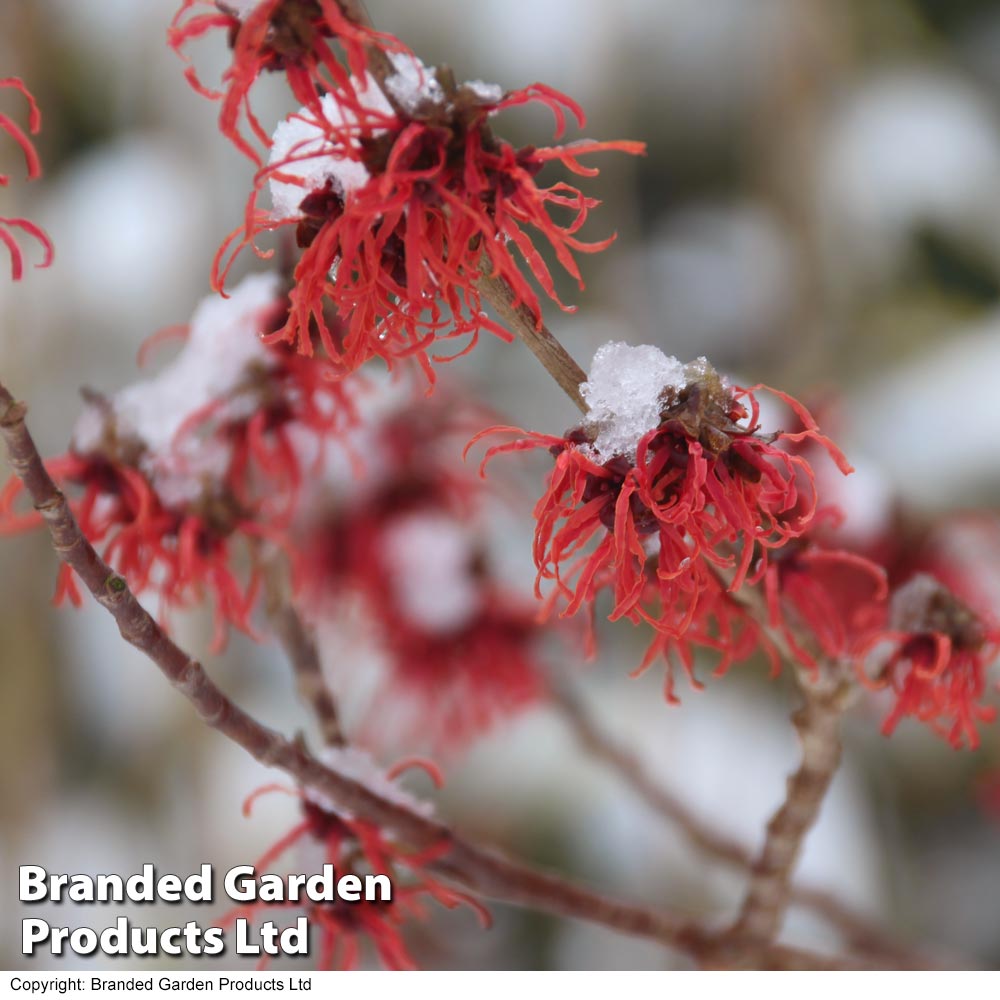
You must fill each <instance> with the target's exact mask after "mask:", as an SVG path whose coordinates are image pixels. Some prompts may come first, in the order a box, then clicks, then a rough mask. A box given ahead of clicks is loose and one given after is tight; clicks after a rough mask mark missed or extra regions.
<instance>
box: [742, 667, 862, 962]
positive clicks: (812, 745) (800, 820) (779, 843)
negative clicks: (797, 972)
mask: <svg viewBox="0 0 1000 1000" xmlns="http://www.w3.org/2000/svg"><path fill="white" fill-rule="evenodd" d="M800 687H801V689H802V693H803V696H804V699H805V700H804V704H803V706H802V708H801V709H799V710H798V711H797V712H796V713H795V714H794V715H793V716H792V722H793V724H794V726H795V728H796V730H797V731H798V734H799V739H800V741H801V744H802V762H801V764H800V765H799V768H798V770H797V771H796V772H795V773H794V774H793V775H792V776H791V777H790V778H789V779H788V791H787V794H786V796H785V801H784V803H783V804H782V805H781V807H780V808H779V809H778V811H777V812H776V813H775V814H774V816H772V817H771V821H770V822H769V823H768V825H767V834H766V837H765V840H764V846H763V848H762V849H761V852H760V855H759V856H758V857H757V859H756V860H755V861H754V863H753V868H752V872H753V874H752V877H751V880H750V887H749V889H748V891H747V895H746V899H745V900H744V903H743V907H742V909H741V911H740V914H739V917H738V918H737V920H736V923H735V924H734V925H733V928H732V930H731V932H730V933H731V936H732V938H733V940H734V941H737V942H740V944H741V946H742V947H744V948H745V949H746V953H747V954H748V955H751V956H752V955H753V954H754V953H755V952H756V951H758V950H760V949H761V948H762V947H765V948H766V946H767V945H768V944H770V942H771V941H773V940H774V938H775V937H776V936H777V934H778V931H779V930H780V929H781V922H782V919H783V918H784V915H785V911H786V910H787V908H788V904H789V901H790V898H791V892H792V881H791V880H792V873H793V871H794V868H795V863H796V861H797V860H798V858H799V854H800V853H801V850H802V844H803V842H804V840H805V837H806V834H807V833H808V832H809V830H810V829H811V828H812V826H813V824H814V823H815V822H816V819H817V817H818V816H819V811H820V808H821V806H822V804H823V800H824V799H825V798H826V793H827V790H828V789H829V787H830V783H831V781H832V780H833V776H834V774H835V773H836V770H837V767H838V765H839V764H840V756H841V743H840V717H841V714H842V712H843V710H844V707H845V704H846V693H847V690H846V685H845V684H843V683H841V682H840V681H839V680H838V679H837V678H836V675H834V676H833V677H832V678H831V677H830V676H829V675H826V674H819V676H818V677H817V678H816V679H815V680H813V679H812V678H805V677H803V678H802V680H801V684H800Z"/></svg>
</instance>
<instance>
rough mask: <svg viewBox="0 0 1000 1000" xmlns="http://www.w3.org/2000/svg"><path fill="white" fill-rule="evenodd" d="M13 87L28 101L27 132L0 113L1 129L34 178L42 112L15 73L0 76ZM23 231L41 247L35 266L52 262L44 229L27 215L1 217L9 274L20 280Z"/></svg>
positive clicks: (2, 178) (4, 85)
mask: <svg viewBox="0 0 1000 1000" xmlns="http://www.w3.org/2000/svg"><path fill="white" fill-rule="evenodd" d="M6 89H9V90H16V91H17V92H18V93H19V94H21V95H22V96H23V97H24V99H25V100H26V101H27V102H28V132H25V131H24V129H22V128H21V126H20V125H18V124H17V122H16V121H14V119H12V118H10V117H8V116H7V115H5V114H2V113H0V132H6V133H7V135H9V136H10V137H11V138H12V139H13V140H14V142H15V143H16V144H17V145H18V146H19V147H20V149H21V152H22V153H23V154H24V161H25V167H26V168H27V172H28V180H29V181H33V180H37V179H38V178H39V177H41V175H42V164H41V160H39V158H38V153H37V151H36V150H35V146H34V143H32V141H31V138H30V136H31V135H36V134H37V133H38V131H39V130H40V129H41V127H42V115H41V112H40V111H39V110H38V105H37V104H36V103H35V99H34V97H32V96H31V92H30V91H29V90H28V88H27V87H25V85H24V83H23V82H22V81H21V80H19V79H18V78H17V77H7V78H5V79H0V90H6ZM9 183H10V177H9V176H8V175H6V174H0V187H7V185H8V184H9ZM19 233H23V234H25V235H27V236H29V237H31V239H33V240H34V241H35V242H36V243H38V245H39V246H40V247H41V249H42V259H41V261H40V262H39V263H38V264H37V265H36V266H37V267H48V266H49V265H50V264H51V263H52V258H53V249H52V241H51V240H50V239H49V237H48V236H47V235H46V233H45V231H44V230H43V229H41V227H39V226H38V225H36V224H35V223H34V222H32V221H31V220H30V219H24V218H0V243H2V244H3V245H4V246H5V247H6V248H7V252H8V253H9V254H10V270H11V277H12V278H13V280H14V281H20V280H21V278H22V277H23V276H24V253H23V251H22V250H21V247H20V244H19V243H18V234H19Z"/></svg>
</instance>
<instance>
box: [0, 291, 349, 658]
mask: <svg viewBox="0 0 1000 1000" xmlns="http://www.w3.org/2000/svg"><path fill="white" fill-rule="evenodd" d="M283 309H287V301H286V300H285V299H284V298H283V295H282V291H281V284H280V280H279V279H278V278H277V277H276V276H273V275H260V276H254V277H251V278H248V279H246V280H245V281H244V282H243V283H242V284H241V285H240V287H239V289H238V290H237V291H236V292H235V293H234V295H233V297H232V298H231V299H229V300H222V299H218V298H216V297H212V298H209V299H207V300H206V301H205V302H204V303H203V304H202V305H201V306H200V307H199V309H198V310H197V311H196V312H195V315H194V317H193V320H192V322H191V324H190V326H189V327H188V328H187V329H186V331H184V332H183V335H184V338H185V341H184V346H183V348H182V350H181V351H180V353H179V354H178V355H177V356H176V357H175V358H174V359H173V361H172V362H171V363H170V364H169V365H167V366H166V367H165V368H164V369H163V370H162V371H160V372H159V374H157V375H156V376H154V377H152V378H149V379H146V380H143V381H140V382H137V383H134V384H133V385H131V386H128V387H126V388H125V389H123V390H121V391H120V392H118V393H116V394H115V395H113V396H110V397H102V396H99V395H98V394H96V393H93V392H88V393H87V394H86V398H87V403H86V406H85V408H84V410H83V412H82V414H81V416H80V418H79V420H78V421H77V424H76V428H75V430H74V435H73V440H72V445H71V448H70V451H69V452H68V453H67V454H66V455H64V456H62V457H60V458H57V459H54V460H52V461H50V462H49V463H47V467H48V469H49V471H50V473H51V474H52V475H53V477H54V478H56V479H57V480H58V481H60V482H61V483H63V484H65V486H67V487H70V486H72V487H74V488H75V489H76V490H78V491H80V493H81V496H80V497H79V499H77V500H75V501H73V503H72V506H73V510H74V513H75V515H76V517H77V520H78V522H79V524H80V527H81V530H82V531H83V533H84V534H85V535H86V536H87V538H88V539H89V540H90V541H91V542H93V543H94V544H95V545H99V546H101V547H102V551H103V555H104V557H105V559H107V561H108V562H109V563H110V564H111V565H112V566H114V567H115V568H116V570H117V571H118V572H119V573H121V574H122V576H124V577H125V579H126V580H127V581H128V583H129V584H130V586H131V587H133V589H135V590H137V591H143V590H151V591H154V592H155V593H157V594H158V596H159V597H160V600H161V608H162V612H163V614H167V613H168V612H169V611H170V610H171V609H172V608H175V607H189V606H193V605H196V604H198V603H199V602H200V601H201V600H202V599H203V597H204V596H205V595H206V594H208V595H210V596H211V597H212V598H213V600H214V605H215V615H214V618H215V634H214V641H213V646H214V647H215V648H218V647H220V646H221V645H222V644H223V643H224V641H225V637H226V631H227V627H228V626H229V625H233V626H235V627H237V628H239V629H241V630H243V631H246V632H251V633H252V623H251V615H252V612H253V610H254V607H255V604H256V600H257V597H258V594H259V590H260V584H261V558H262V557H261V546H262V545H265V544H267V543H269V544H270V545H272V546H277V547H278V548H280V549H281V550H284V551H286V552H287V553H288V554H289V555H290V556H294V553H293V552H291V549H290V545H289V543H288V540H287V536H286V531H285V529H286V528H287V526H288V521H289V518H290V516H291V513H292V511H293V510H294V507H295V504H296V503H297V500H298V491H299V489H300V487H301V485H302V482H303V480H304V478H305V471H304V470H303V469H302V468H301V466H300V461H299V457H298V452H297V450H296V446H297V443H298V442H297V441H295V442H294V444H295V445H296V446H293V438H292V436H291V435H292V430H293V428H294V429H295V430H297V431H298V433H299V434H304V433H311V434H313V435H317V436H319V437H320V438H321V439H325V437H329V436H332V435H333V434H335V433H336V432H337V431H338V429H339V428H340V427H341V426H342V425H343V423H344V422H345V419H347V418H345V416H344V406H343V399H342V394H343V392H344V390H343V388H342V387H341V386H339V385H338V384H337V383H334V382H332V381H330V380H318V381H317V373H318V372H319V370H320V369H319V368H317V367H314V366H310V365H307V364H304V363H303V362H302V359H300V358H298V357H297V356H295V355H293V354H291V353H290V352H287V351H285V350H284V349H275V348H269V347H267V346H265V345H264V344H263V343H262V342H261V340H260V335H261V333H262V332H263V331H265V330H267V329H269V328H271V327H273V325H274V324H275V322H276V320H277V319H278V317H280V315H281V313H282V310H283ZM299 377H301V378H299ZM21 492H22V491H21V488H20V484H19V481H18V480H16V479H15V480H11V483H10V484H9V485H8V487H7V488H6V489H5V491H4V493H3V495H2V498H0V531H3V532H8V533H9V532H11V531H17V530H22V529H25V528H28V527H32V526H34V525H37V524H39V523H40V519H39V517H38V515H37V514H28V515H23V516H22V515H18V514H16V513H15V512H14V504H15V501H16V499H17V498H18V497H19V495H20V494H21ZM238 552H243V553H244V555H240V556H238ZM240 565H244V566H245V567H246V568H244V569H243V570H238V569H237V567H238V566H240ZM56 597H57V600H62V599H63V598H69V599H70V600H71V601H72V602H73V603H75V604H79V603H80V595H79V593H78V591H77V588H76V585H75V582H74V579H73V577H72V573H71V571H70V569H69V568H68V567H66V566H64V567H63V568H62V569H61V571H60V578H59V583H58V585H57V592H56Z"/></svg>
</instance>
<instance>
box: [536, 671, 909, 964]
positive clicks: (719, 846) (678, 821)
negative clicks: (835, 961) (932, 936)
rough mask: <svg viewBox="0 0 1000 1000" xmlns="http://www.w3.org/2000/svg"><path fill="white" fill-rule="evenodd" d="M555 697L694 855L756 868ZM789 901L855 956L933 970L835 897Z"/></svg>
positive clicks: (560, 687) (556, 691) (815, 893)
mask: <svg viewBox="0 0 1000 1000" xmlns="http://www.w3.org/2000/svg"><path fill="white" fill-rule="evenodd" d="M550 693H551V702H552V704H553V705H554V706H555V707H556V708H557V709H558V710H559V712H560V714H561V716H562V718H563V720H564V721H565V722H566V724H567V725H568V726H569V728H570V730H571V731H572V733H573V735H574V736H575V738H576V739H577V741H578V742H579V743H580V745H581V747H583V748H584V749H585V750H586V751H588V752H589V753H590V754H591V756H592V757H594V758H595V759H597V760H599V761H601V762H602V763H604V764H605V765H607V766H608V767H609V768H611V769H612V770H613V771H614V772H615V774H617V775H618V777H619V778H621V779H622V780H623V781H624V782H625V784H626V786H627V787H629V788H630V789H631V790H632V791H633V792H634V793H635V794H636V795H637V796H638V797H639V798H640V799H642V801H644V802H645V803H646V804H647V805H648V806H650V808H652V809H653V810H654V811H655V812H657V813H658V814H659V815H660V816H662V817H663V818H664V819H666V820H667V821H668V822H670V823H672V824H673V825H675V826H676V827H677V828H678V829H679V830H680V831H681V832H682V833H683V834H684V836H685V837H686V838H687V840H688V841H689V842H690V843H691V844H692V845H693V846H694V847H695V849H697V850H698V851H700V852H702V853H703V854H705V855H707V856H708V857H711V858H714V859H715V860H716V861H719V862H721V863H723V864H725V865H728V866H729V867H730V868H732V869H735V870H740V871H750V870H751V869H752V868H753V866H754V856H753V854H752V852H751V851H750V850H749V849H748V848H747V847H745V846H744V845H743V844H741V843H740V842H739V841H738V840H736V839H735V838H733V837H728V836H726V835H725V834H723V833H720V832H719V831H718V830H716V829H715V828H714V827H713V826H712V825H711V824H710V823H708V822H707V821H706V820H704V819H703V818H702V817H701V816H699V815H698V814H697V813H696V812H695V811H694V810H693V809H691V808H690V807H689V806H687V805H686V804H685V803H684V802H683V801H682V800H681V799H680V798H679V797H678V796H677V795H675V794H674V793H673V792H671V791H670V790H669V789H668V788H666V787H665V786H664V785H663V783H662V782H661V781H657V780H655V779H654V778H653V777H652V776H651V775H650V774H649V772H648V771H647V769H646V768H645V767H644V766H643V764H642V762H641V761H640V760H639V758H638V757H637V756H636V755H635V754H634V753H632V752H631V751H630V750H628V749H627V748H626V747H625V746H623V745H622V744H620V743H618V742H617V741H616V740H615V739H614V738H613V737H612V736H610V735H609V734H608V733H607V732H606V731H604V730H603V729H602V728H601V726H600V724H599V723H598V722H597V720H596V719H595V718H594V716H593V714H592V713H591V712H590V711H588V709H587V707H586V705H585V704H584V702H583V700H582V699H581V698H580V697H579V696H578V695H577V694H576V693H575V692H574V691H572V690H571V689H570V687H569V686H568V685H567V684H565V683H562V682H559V681H557V680H554V681H553V682H552V684H551V685H550ZM789 901H790V902H791V903H792V904H793V905H796V906H800V907H802V908H803V909H806V910H810V911H812V912H813V913H816V914H817V915H819V916H820V917H823V918H825V919H826V920H827V921H828V922H829V923H830V924H831V925H832V926H833V927H835V928H836V929H837V930H838V931H839V932H840V933H841V935H842V936H843V938H844V941H845V942H846V944H847V946H848V947H849V948H850V949H851V950H852V951H859V952H863V953H865V954H869V955H873V956H883V957H885V958H887V959H891V960H892V961H893V963H894V964H895V965H896V966H897V967H900V968H923V967H925V966H926V965H927V964H928V963H927V961H926V959H925V958H924V957H923V956H922V955H921V954H919V953H918V952H916V951H914V950H912V949H910V948H907V947H906V946H904V945H903V944H901V943H900V942H898V941H895V940H893V939H891V938H890V937H889V936H888V935H887V934H886V933H885V931H884V930H883V929H882V928H881V927H880V926H879V925H877V924H876V923H874V922H873V921H871V920H870V919H868V918H867V917H866V916H865V915H864V914H862V913H859V912H858V911H856V910H855V909H854V908H853V907H850V906H848V905H847V904H846V903H844V902H842V901H841V900H840V899H838V898H837V896H836V895H835V894H834V893H832V892H829V891H827V890H825V889H821V888H818V887H815V886H808V885H795V884H793V885H792V886H791V888H790V894H789Z"/></svg>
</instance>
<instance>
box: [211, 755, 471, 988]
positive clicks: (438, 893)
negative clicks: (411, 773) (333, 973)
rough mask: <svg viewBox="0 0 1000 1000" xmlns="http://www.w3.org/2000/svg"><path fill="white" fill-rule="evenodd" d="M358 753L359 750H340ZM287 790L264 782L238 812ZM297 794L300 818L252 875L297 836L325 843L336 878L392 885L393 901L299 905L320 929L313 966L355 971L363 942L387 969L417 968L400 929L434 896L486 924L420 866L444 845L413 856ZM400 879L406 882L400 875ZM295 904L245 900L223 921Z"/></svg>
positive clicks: (466, 899)
mask: <svg viewBox="0 0 1000 1000" xmlns="http://www.w3.org/2000/svg"><path fill="white" fill-rule="evenodd" d="M339 753H348V754H356V753H357V751H350V750H348V751H339ZM407 766H409V762H405V761H404V762H403V763H402V764H401V765H397V766H396V767H395V768H393V769H392V771H390V772H389V773H390V775H391V776H395V775H397V774H399V773H400V772H401V770H402V769H403V768H405V767H407ZM271 791H283V792H289V791H290V790H289V789H285V788H283V787H282V786H279V785H269V786H267V787H266V788H262V789H260V790H258V791H257V792H255V793H254V794H253V795H251V796H250V797H249V798H248V799H247V801H246V802H245V803H244V806H243V813H244V815H246V816H249V814H250V809H251V807H252V806H253V803H254V802H255V801H256V799H257V798H258V797H259V796H260V795H262V794H265V793H267V792H271ZM290 794H297V795H299V796H300V798H301V802H302V815H303V818H302V821H301V822H300V823H299V824H298V825H296V826H295V827H293V828H292V829H291V830H290V831H289V832H288V833H287V834H285V836H284V837H282V838H281V839H280V840H279V841H278V842H277V843H276V844H275V845H274V846H273V847H272V848H271V849H270V850H268V851H267V852H266V853H265V854H264V856H263V857H261V858H259V859H258V860H257V862H256V864H255V865H254V869H255V870H256V871H257V872H258V873H263V872H266V871H268V870H270V869H271V868H273V866H274V864H275V862H277V861H278V860H279V859H280V858H281V857H282V856H283V855H284V854H286V853H287V852H288V851H289V850H290V849H291V848H292V847H293V846H295V845H296V844H298V843H300V842H312V843H315V844H317V845H319V846H321V847H322V849H323V859H322V862H321V863H323V864H332V865H333V866H334V872H335V873H336V875H337V876H338V877H340V876H342V875H346V874H351V873H353V874H359V875H362V876H363V875H365V874H384V875H388V876H389V878H390V880H391V882H392V886H393V890H392V891H393V896H392V900H391V901H388V900H387V901H385V902H379V901H367V900H362V901H360V902H357V903H350V904H347V903H341V904H340V905H337V904H336V903H325V902H320V903H314V902H310V903H307V904H305V906H306V917H307V919H308V920H309V921H310V922H311V923H312V924H313V925H314V926H316V927H318V928H319V938H320V947H319V957H318V960H317V968H319V969H323V970H332V969H354V968H357V966H358V964H359V960H360V958H361V947H362V944H363V943H364V942H366V941H367V942H368V943H370V944H371V946H372V947H373V948H374V950H375V952H376V954H377V955H378V958H379V961H380V962H381V964H382V965H383V966H384V967H385V968H387V969H415V968H416V964H415V963H414V961H413V958H412V956H411V955H410V953H409V951H408V949H407V947H406V942H405V941H404V939H403V927H404V925H405V924H406V922H407V921H408V920H421V919H425V918H426V916H427V910H426V904H427V903H428V902H436V903H438V904H439V905H441V906H444V907H445V908H446V909H454V908H456V907H458V906H468V907H469V908H470V909H472V910H473V911H474V912H475V913H476V914H477V916H478V917H479V919H480V921H481V922H482V924H483V926H484V927H489V925H490V916H489V913H488V912H487V911H486V910H485V909H484V908H483V907H482V906H481V905H480V904H479V903H477V902H476V901H475V900H473V899H472V898H470V897H469V896H466V895H465V894H464V893H460V892H456V891H455V890H454V889H450V888H448V887H447V886H445V885H442V884H441V883H440V882H438V881H437V880H436V879H435V878H434V877H433V876H431V875H430V874H429V873H428V872H427V871H426V868H425V866H426V865H427V864H428V863H429V862H430V861H432V860H434V858H435V857H436V856H437V855H438V854H439V853H442V852H443V851H446V850H447V848H448V845H447V844H446V843H443V844H441V845H439V846H438V847H437V848H432V849H430V850H427V851H423V852H421V853H419V854H414V853H408V852H407V851H406V850H405V849H403V848H402V847H401V846H400V845H398V844H396V843H395V842H394V841H392V840H390V839H388V838H387V837H385V836H384V835H383V834H382V832H381V831H380V830H379V829H378V828H377V827H375V826H373V825H372V824H370V823H366V822H363V821H361V820H355V819H351V818H349V817H344V816H341V815H339V814H338V813H337V812H336V811H334V810H333V809H332V808H330V807H329V806H328V805H327V804H325V803H323V802H320V801H317V799H316V797H315V796H312V795H310V794H309V793H306V794H304V795H303V794H301V793H297V792H290ZM404 879H405V881H404ZM281 905H290V906H295V907H298V906H299V905H300V904H298V903H291V904H278V903H266V902H258V903H253V904H251V905H250V906H246V907H241V908H238V909H235V910H232V911H230V912H229V913H228V914H226V916H225V917H223V919H222V921H221V924H222V926H225V925H226V924H229V923H232V922H233V921H235V920H236V919H237V918H238V917H247V918H249V917H252V916H253V915H254V913H255V912H257V911H258V910H262V909H268V908H270V907H274V906H281ZM268 961H269V959H268V957H267V956H265V957H264V958H262V959H261V962H260V965H259V966H258V967H259V968H263V967H264V966H266V965H267V963H268Z"/></svg>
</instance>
